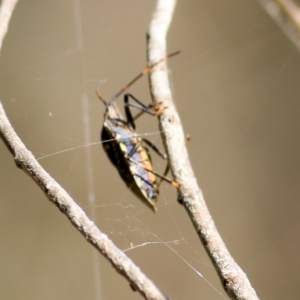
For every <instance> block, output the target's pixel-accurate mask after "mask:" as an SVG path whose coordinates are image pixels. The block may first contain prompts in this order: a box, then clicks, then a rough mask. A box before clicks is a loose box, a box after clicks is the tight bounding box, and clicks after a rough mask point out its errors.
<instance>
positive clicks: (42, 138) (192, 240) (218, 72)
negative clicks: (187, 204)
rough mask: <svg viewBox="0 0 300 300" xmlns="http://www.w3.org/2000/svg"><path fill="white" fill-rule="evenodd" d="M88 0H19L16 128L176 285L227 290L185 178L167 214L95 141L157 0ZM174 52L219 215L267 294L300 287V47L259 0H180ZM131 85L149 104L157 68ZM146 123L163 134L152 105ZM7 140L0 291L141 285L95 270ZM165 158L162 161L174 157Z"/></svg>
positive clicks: (218, 293) (144, 264)
mask: <svg viewBox="0 0 300 300" xmlns="http://www.w3.org/2000/svg"><path fill="white" fill-rule="evenodd" d="M76 3H78V2H77V1H75V0H74V1H36V0H31V1H25V0H24V1H22V0H20V2H19V4H18V5H17V7H16V10H15V12H14V15H13V17H12V21H11V24H10V27H9V31H8V35H7V37H6V39H5V41H4V46H3V50H2V52H1V59H0V84H1V88H0V99H1V102H2V103H3V105H4V107H5V109H6V111H7V114H8V116H9V118H10V120H11V122H12V124H13V126H14V127H15V129H16V131H17V133H18V134H19V135H20V137H21V138H22V139H23V141H24V143H25V144H26V145H27V147H28V148H29V149H30V150H31V151H32V152H33V154H34V155H35V156H36V157H37V158H41V159H40V163H41V164H42V165H43V166H44V167H45V168H46V170H47V171H48V172H49V173H50V174H51V175H52V176H53V177H54V178H55V179H56V180H57V181H58V182H60V183H61V184H62V185H63V186H64V187H65V188H66V189H67V191H68V192H69V193H70V194H71V195H72V196H73V197H74V198H75V199H76V200H77V202H78V203H79V204H80V205H81V207H82V208H83V209H84V210H85V211H86V212H87V213H88V214H89V215H92V216H93V215H94V216H93V218H94V219H96V222H97V224H98V225H99V227H100V228H101V229H102V230H103V231H104V232H105V233H107V234H108V236H109V237H110V238H111V239H112V240H113V241H114V242H115V243H116V244H117V245H118V246H119V247H120V248H121V249H123V250H126V253H127V254H128V255H129V256H130V257H131V258H132V259H133V260H134V261H135V262H136V263H137V264H138V265H139V266H140V267H141V269H142V270H143V271H145V273H146V274H147V275H148V276H149V277H150V278H151V279H152V280H153V281H154V282H155V283H156V284H157V285H158V287H159V288H161V290H162V291H163V292H164V293H166V294H167V295H168V296H169V297H171V298H172V299H203V300H204V299H223V298H226V296H225V293H224V292H223V291H222V287H221V285H220V283H219V279H218V278H217V276H216V275H215V271H214V269H213V267H212V265H211V263H210V261H209V259H208V257H207V255H206V253H205V252H204V251H203V247H202V245H201V243H200V242H199V239H198V237H197V235H196V234H195V232H194V230H193V228H192V226H191V223H190V221H189V219H188V217H187V214H186V212H185V210H184V209H183V208H182V207H181V206H180V205H179V204H178V203H177V202H176V192H175V191H174V189H173V188H172V187H170V186H168V185H167V184H165V185H163V187H162V189H161V197H160V203H159V210H158V213H157V214H156V215H154V214H153V213H152V212H151V211H150V210H149V209H148V208H147V207H146V206H144V205H143V204H142V203H141V202H140V201H139V200H138V199H137V198H135V196H134V195H132V194H131V193H130V192H129V191H128V190H127V189H126V187H125V185H124V184H123V182H122V181H121V179H120V178H119V176H118V174H117V172H116V170H115V169H114V168H113V166H111V165H110V163H109V161H108V159H107V157H106V155H105V153H104V152H103V150H102V147H101V145H100V144H96V145H89V143H97V142H98V141H99V131H100V127H101V122H102V119H103V112H104V108H103V105H102V104H101V103H99V101H98V100H97V98H96V96H95V90H96V89H100V90H101V93H102V95H103V96H104V97H105V98H109V97H110V96H112V95H113V94H114V93H115V92H117V91H118V90H119V89H120V88H121V87H122V86H123V85H124V84H125V83H126V82H127V81H128V80H130V79H131V78H132V77H133V76H134V75H135V74H136V73H138V72H139V71H140V70H141V69H142V68H143V67H144V66H145V64H146V54H145V32H146V30H147V28H148V24H149V21H150V17H151V14H152V11H153V9H154V4H155V3H154V1H136V0H130V1H81V8H80V9H79V10H78V9H76ZM78 12H79V13H78ZM79 14H81V18H82V19H81V25H80V18H79ZM81 30H82V35H83V41H82V43H80V36H81ZM78 40H79V43H78ZM80 45H83V49H82V51H81V52H80V51H79V50H80ZM176 50H182V54H181V55H180V56H177V57H174V58H172V59H171V60H170V61H169V66H170V77H171V81H172V85H173V91H174V97H175V100H176V105H177V107H178V110H179V113H180V115H181V118H182V122H183V124H184V129H185V132H186V133H189V134H190V135H191V136H192V140H191V142H190V143H189V145H188V148H189V153H190V158H191V161H192V164H193V166H194V170H195V173H196V176H197V179H198V182H199V184H200V186H201V188H202V189H203V192H204V195H205V199H206V201H207V203H208V206H209V209H210V211H211V213H212V216H213V217H214V220H215V222H216V225H217V227H218V229H219V231H220V233H221V235H222V237H223V238H224V241H225V243H226V245H227V247H228V248H229V250H230V251H231V254H232V255H233V256H234V258H235V259H236V260H237V262H238V263H239V264H240V265H241V267H242V268H243V270H244V271H245V272H246V273H247V274H248V276H249V279H250V281H251V283H252V284H253V286H254V287H255V289H256V291H257V293H258V295H259V297H260V298H261V299H299V298H300V288H299V275H300V274H299V273H300V271H299V270H300V268H299V264H300V259H299V253H300V242H299V230H300V221H299V215H300V202H299V193H300V185H299V183H300V151H299V149H300V138H299V130H300V110H299V109H300V104H299V95H300V84H299V79H300V53H299V52H298V51H297V50H296V49H295V47H294V46H293V45H292V44H291V43H290V41H289V40H288V39H287V38H286V36H285V35H284V34H283V33H282V32H281V30H280V29H279V28H278V27H277V25H276V24H275V23H274V22H273V21H272V20H271V19H270V18H269V16H268V15H267V14H266V13H265V12H264V11H263V10H262V8H261V7H260V6H259V4H258V3H257V2H256V1H250V0H248V1H196V0H193V1H191V0H190V1H179V3H178V5H177V7H176V11H175V16H174V21H173V23H172V25H171V28H170V32H169V38H168V51H169V52H171V51H176ZM131 91H132V93H134V95H135V96H136V97H138V98H139V99H143V101H144V102H145V103H149V101H150V97H149V90H148V87H147V80H146V78H144V79H143V80H141V81H140V82H139V83H137V84H136V85H135V86H134V87H133V88H132V90H131ZM84 93H86V96H87V103H88V106H89V108H88V113H87V114H85V113H84V111H85V108H84V105H83V101H82V97H83V96H82V95H83V94H84ZM121 102H122V99H120V102H119V103H120V104H121ZM87 116H88V117H89V121H90V127H85V126H86V125H85V124H86V123H84V118H86V117H87ZM138 129H139V131H140V132H143V133H153V134H152V135H150V136H148V138H149V139H151V140H152V141H153V142H155V143H157V142H158V143H159V141H160V135H159V134H158V133H157V124H156V121H155V120H154V119H153V118H151V117H144V118H141V119H140V120H139V122H138ZM85 131H88V132H90V138H89V142H87V141H86V139H87V138H88V137H85ZM85 145H86V146H85ZM64 150H67V151H65V152H63V151H64ZM0 153H1V160H0V172H1V175H0V176H1V181H0V191H1V194H0V195H1V209H0V236H1V245H0V286H1V288H0V298H1V299H31V300H32V299H74V300H75V299H97V298H96V296H95V281H97V284H98V285H97V288H98V290H100V289H101V299H140V296H139V295H138V294H137V293H134V292H132V291H131V289H130V287H129V285H128V283H127V282H126V281H125V280H123V278H122V277H120V276H119V275H118V274H117V273H116V272H115V271H114V270H113V269H112V268H111V267H110V265H109V263H108V262H107V261H106V260H104V259H103V258H102V257H101V256H100V255H99V256H97V257H98V259H99V269H100V280H98V279H97V277H96V280H95V275H94V273H95V255H94V253H93V250H92V248H91V246H90V245H89V244H88V243H87V242H86V241H85V240H84V239H83V238H82V236H81V235H80V234H79V233H78V232H77V231H76V230H75V229H74V228H73V227H72V226H71V225H70V223H69V221H68V220H67V219H66V218H65V217H64V216H63V215H62V214H61V213H60V212H59V211H58V209H57V208H56V207H55V206H53V205H52V204H51V203H49V202H48V201H47V200H46V198H45V196H44V195H43V193H42V192H41V191H40V190H39V189H38V188H37V186H36V185H35V184H34V183H33V182H32V180H30V179H29V177H27V176H25V175H24V173H23V172H21V171H20V170H18V169H17V168H16V167H15V165H14V161H13V159H12V157H11V155H10V154H9V152H8V151H7V149H6V148H5V146H4V145H3V143H0ZM45 155H49V156H48V157H44V158H42V157H43V156H45ZM87 155H90V160H91V162H92V164H91V167H92V170H91V168H88V166H89V164H88V160H87ZM153 159H154V160H155V161H156V163H155V164H156V168H157V170H159V171H160V172H161V171H162V170H163V169H164V162H161V161H160V159H159V158H157V157H156V155H155V154H153ZM89 172H92V173H93V176H94V189H93V190H92V189H91V183H90V182H89V180H88V178H89V177H88V174H91V173H89ZM93 193H94V195H95V204H91V203H90V202H89V201H88V198H89V197H92V196H91V195H93ZM89 195H90V196H89ZM201 274H202V275H203V277H202V275H201Z"/></svg>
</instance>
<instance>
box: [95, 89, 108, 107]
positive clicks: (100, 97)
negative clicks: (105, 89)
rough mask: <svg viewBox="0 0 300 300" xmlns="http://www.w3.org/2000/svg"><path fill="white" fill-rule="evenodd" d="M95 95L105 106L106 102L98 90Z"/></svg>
mask: <svg viewBox="0 0 300 300" xmlns="http://www.w3.org/2000/svg"><path fill="white" fill-rule="evenodd" d="M96 95H97V97H98V98H99V100H101V101H102V102H103V103H104V105H105V106H106V107H107V106H108V105H107V102H106V101H105V100H104V99H103V97H102V96H101V94H100V92H99V91H96Z"/></svg>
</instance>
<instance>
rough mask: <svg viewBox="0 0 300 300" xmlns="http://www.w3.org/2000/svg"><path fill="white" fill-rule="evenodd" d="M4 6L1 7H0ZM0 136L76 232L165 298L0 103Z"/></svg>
mask: <svg viewBox="0 0 300 300" xmlns="http://www.w3.org/2000/svg"><path fill="white" fill-rule="evenodd" d="M15 4H16V1H8V0H6V1H2V4H1V7H0V49H1V45H2V42H3V38H4V36H5V33H6V32H7V28H8V23H9V20H10V17H11V14H12V12H13V9H14V6H15ZM3 6H4V7H3ZM0 137H1V139H2V140H3V142H4V143H5V145H6V146H7V148H8V149H9V151H10V152H11V154H12V155H13V157H14V159H15V162H16V164H17V166H18V167H19V168H20V169H22V170H23V171H24V172H25V173H26V174H28V175H29V176H30V177H31V178H32V179H33V180H34V181H35V182H36V183H37V184H38V186H39V187H40V188H41V190H42V191H43V192H44V193H45V195H46V197H47V198H48V199H49V200H50V201H51V202H52V203H53V204H55V205H56V206H57V207H58V208H59V209H60V211H61V212H62V213H64V214H65V215H66V216H67V217H68V219H69V220H70V221H71V223H72V224H73V225H74V226H75V227H76V229H77V230H78V231H79V232H80V233H81V234H82V235H83V236H84V237H85V239H86V240H87V241H88V242H89V243H90V244H92V245H93V246H94V247H95V248H96V249H97V250H98V251H99V252H100V253H101V254H102V255H103V256H104V257H105V258H106V259H107V260H108V261H110V263H111V264H112V266H113V267H114V268H115V269H116V270H117V272H118V273H120V274H121V275H123V276H124V277H125V278H126V279H127V280H128V281H129V283H130V285H131V287H132V288H133V289H134V290H136V291H138V292H139V293H140V294H141V295H142V296H143V297H144V298H146V299H153V300H156V299H163V300H165V299H167V297H166V296H164V295H163V294H162V293H161V292H160V291H159V290H158V288H157V287H156V286H155V285H154V284H153V283H152V281H150V280H149V279H148V278H147V277H146V276H145V275H144V274H143V273H142V272H141V270H140V269H139V268H138V267H137V266H136V265H135V264H134V263H133V262H132V261H131V260H130V259H129V258H128V257H127V256H126V255H125V254H124V253H123V252H122V251H121V250H120V249H118V248H117V247H116V246H115V245H114V244H113V242H112V241H111V240H110V239H108V237H107V236H106V235H105V234H104V233H102V232H101V231H100V230H99V229H98V228H97V227H96V225H95V224H94V223H93V222H92V221H91V220H90V219H89V218H88V217H87V216H86V214H85V213H84V211H83V210H82V209H81V208H80V207H79V206H78V205H77V204H76V203H75V201H74V200H73V199H72V198H71V197H70V196H69V194H68V193H67V192H66V191H65V190H64V189H63V188H62V187H61V186H60V185H59V184H58V183H57V182H56V181H55V180H54V179H53V178H52V177H51V176H50V175H49V174H48V173H47V172H46V171H45V170H44V169H43V168H42V167H41V165H40V164H39V163H38V162H37V161H36V159H35V158H34V156H33V155H32V153H31V152H30V151H28V150H27V149H26V147H25V145H24V144H23V142H22V141H21V139H20V138H19V137H18V136H17V134H16V132H15V131H14V129H13V127H12V126H11V124H10V122H9V120H8V118H7V116H6V114H5V111H4V109H3V106H2V104H1V102H0Z"/></svg>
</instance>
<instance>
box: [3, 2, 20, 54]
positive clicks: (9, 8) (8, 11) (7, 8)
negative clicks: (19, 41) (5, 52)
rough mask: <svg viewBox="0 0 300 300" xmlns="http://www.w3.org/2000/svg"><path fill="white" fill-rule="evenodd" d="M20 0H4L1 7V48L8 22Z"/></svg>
mask: <svg viewBox="0 0 300 300" xmlns="http://www.w3.org/2000/svg"><path fill="white" fill-rule="evenodd" d="M17 2H18V0H3V1H2V2H1V7H0V49H1V48H2V43H3V39H4V37H5V35H6V32H7V29H8V23H9V20H10V18H11V15H12V13H13V11H14V8H15V6H16V4H17Z"/></svg>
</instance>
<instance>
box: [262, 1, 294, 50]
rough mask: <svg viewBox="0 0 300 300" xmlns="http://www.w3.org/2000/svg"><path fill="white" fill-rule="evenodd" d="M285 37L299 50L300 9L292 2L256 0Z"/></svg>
mask: <svg viewBox="0 0 300 300" xmlns="http://www.w3.org/2000/svg"><path fill="white" fill-rule="evenodd" d="M258 2H259V3H260V4H261V5H262V7H263V8H264V9H265V10H266V12H267V13H268V14H269V15H270V16H271V17H272V18H273V20H274V21H275V22H276V23H277V25H278V26H279V27H280V28H281V30H282V31H283V32H284V33H285V34H286V36H287V37H288V38H289V39H290V40H291V41H292V42H293V43H294V45H295V46H296V47H297V49H298V50H300V8H299V6H298V5H297V4H296V3H294V2H293V1H292V0H258Z"/></svg>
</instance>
